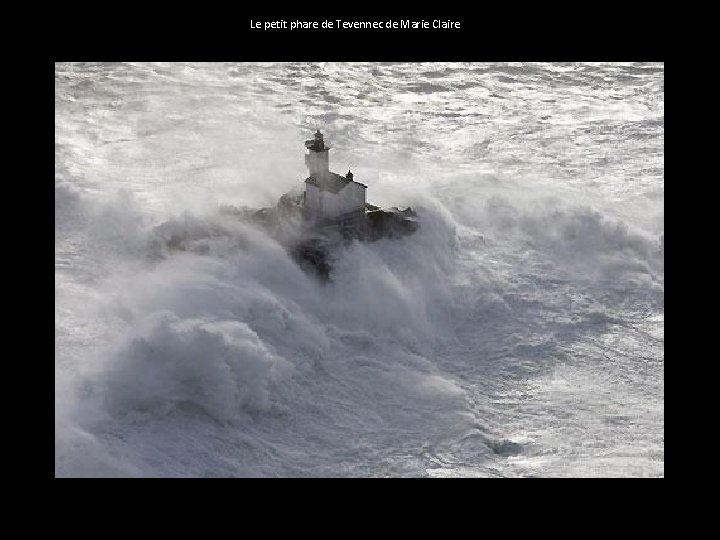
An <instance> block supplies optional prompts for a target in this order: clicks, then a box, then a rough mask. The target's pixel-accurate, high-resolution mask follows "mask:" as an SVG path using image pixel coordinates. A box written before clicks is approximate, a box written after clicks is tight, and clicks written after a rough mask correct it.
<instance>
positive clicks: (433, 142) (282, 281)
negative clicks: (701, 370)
mask: <svg viewBox="0 0 720 540" xmlns="http://www.w3.org/2000/svg"><path fill="white" fill-rule="evenodd" d="M266 22H267V21H250V25H256V26H251V27H250V28H251V29H250V30H249V31H251V32H257V33H258V35H259V34H260V33H265V35H277V34H270V33H271V32H276V33H279V32H286V33H290V32H296V33H297V32H307V33H306V34H303V35H304V36H317V35H322V34H320V32H331V31H332V32H336V34H333V35H338V36H339V35H341V34H340V33H342V32H347V35H348V36H361V35H363V34H362V33H363V32H382V31H388V32H390V31H393V30H392V29H389V30H386V29H384V28H383V27H382V26H380V27H377V28H375V27H373V26H372V23H367V24H369V25H370V26H369V27H367V28H366V27H364V26H352V24H356V25H360V24H362V23H352V24H351V23H347V24H348V25H349V26H347V28H346V27H343V26H342V22H341V21H338V23H340V25H339V26H337V27H336V28H332V29H327V28H326V29H322V28H316V29H313V27H312V26H310V27H307V28H306V27H304V26H302V25H299V23H300V22H299V21H298V22H297V24H298V25H299V26H298V25H296V26H295V27H293V28H291V24H296V23H293V22H292V21H288V22H287V26H286V27H284V26H283V25H282V23H281V22H275V23H268V24H270V25H269V26H267V27H265V26H264V25H265V23H266ZM271 24H275V25H276V26H271ZM303 24H305V23H303ZM326 24H327V23H326ZM378 24H380V23H378ZM399 24H403V22H402V21H400V23H399ZM423 24H425V21H423ZM408 25H409V27H408V29H405V30H400V29H399V30H398V31H404V32H413V31H414V32H421V31H426V32H430V33H429V34H427V35H431V36H442V35H445V34H448V35H449V34H451V33H452V32H461V31H463V29H464V28H465V27H463V26H461V23H460V22H456V21H452V20H445V19H443V20H432V19H428V20H427V27H425V30H423V28H424V27H423V25H422V24H421V25H420V26H419V27H418V29H413V28H412V24H411V23H408ZM455 25H457V26H455ZM465 31H467V30H465ZM312 32H316V33H315V34H313V33H312ZM368 35H370V34H368ZM353 39H354V38H353ZM433 39H435V38H433ZM308 42H309V43H310V44H312V43H313V40H312V39H310V38H308ZM318 43H319V42H318ZM323 46H325V45H323ZM288 54H289V55H290V54H291V53H288ZM97 56H100V57H101V58H102V55H96V54H91V55H88V56H86V58H96V57H97ZM108 56H110V57H113V56H115V55H108ZM159 56H160V57H162V56H161V55H159ZM318 56H319V57H320V58H321V57H322V53H318ZM368 56H372V55H368ZM399 56H400V57H402V54H399ZM508 56H512V55H510V54H508ZM515 56H518V55H515ZM630 56H631V58H630V59H633V58H632V56H633V55H630ZM635 56H637V55H635ZM76 59H77V60H82V59H83V58H82V57H79V58H76ZM130 59H132V58H130ZM510 59H513V58H510ZM640 59H641V60H642V58H640ZM650 59H653V58H650ZM63 60H67V59H65V58H64V59H63ZM430 60H432V59H430ZM51 66H52V67H54V103H55V111H54V112H55V133H54V139H55V166H54V174H55V179H54V182H55V189H54V193H55V195H54V199H55V200H54V204H55V217H54V221H55V224H54V278H55V285H54V289H55V298H54V326H55V334H54V349H55V362H54V366H55V373H54V390H55V395H54V426H55V433H54V442H55V445H54V468H55V478H528V477H534V478H537V477H540V478H664V476H665V469H664V429H665V423H664V413H665V410H664V328H665V322H664V298H665V296H664V295H665V292H664V260H665V253H664V204H665V201H664V175H665V170H664V104H665V102H664V63H663V62H639V61H638V62H619V61H617V62H558V61H545V62H539V61H533V62H531V61H520V62H513V61H506V62H500V61H493V62H490V61H485V62H480V61H477V62H468V61H463V62H460V61H399V62H385V61H376V62H371V61H367V62H359V61H333V62H321V61H312V62H310V61H308V62H300V61H286V62H281V61H272V62H271V61H265V62H260V61H257V62H240V61H237V62H231V61H199V60H198V61H165V62H156V61H149V60H147V61H140V62H119V61H115V62H79V61H77V62H73V61H53V62H52V64H51Z"/></svg>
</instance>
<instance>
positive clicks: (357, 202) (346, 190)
mask: <svg viewBox="0 0 720 540" xmlns="http://www.w3.org/2000/svg"><path fill="white" fill-rule="evenodd" d="M305 148H306V153H305V164H306V165H307V168H308V172H309V173H310V176H308V177H307V179H306V180H305V210H306V216H307V217H308V218H310V219H315V220H322V219H329V218H337V217H339V216H343V215H345V214H350V213H355V212H363V213H364V211H365V204H366V190H367V186H366V185H365V184H361V183H360V182H356V181H355V179H354V177H353V173H352V172H350V171H348V173H347V175H345V176H341V175H339V174H336V173H334V172H330V147H329V146H326V145H325V140H324V138H323V134H322V133H321V132H320V130H319V129H318V130H317V132H316V133H315V136H314V137H313V138H312V139H309V140H307V141H305Z"/></svg>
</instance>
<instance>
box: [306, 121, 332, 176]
mask: <svg viewBox="0 0 720 540" xmlns="http://www.w3.org/2000/svg"><path fill="white" fill-rule="evenodd" d="M305 148H307V150H308V151H307V153H306V154H305V164H306V165H307V168H308V170H309V171H310V176H316V177H324V176H326V175H327V174H328V173H329V172H330V147H329V146H325V141H323V134H322V133H320V130H319V129H318V130H317V132H315V137H314V138H312V139H309V140H307V141H305Z"/></svg>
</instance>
